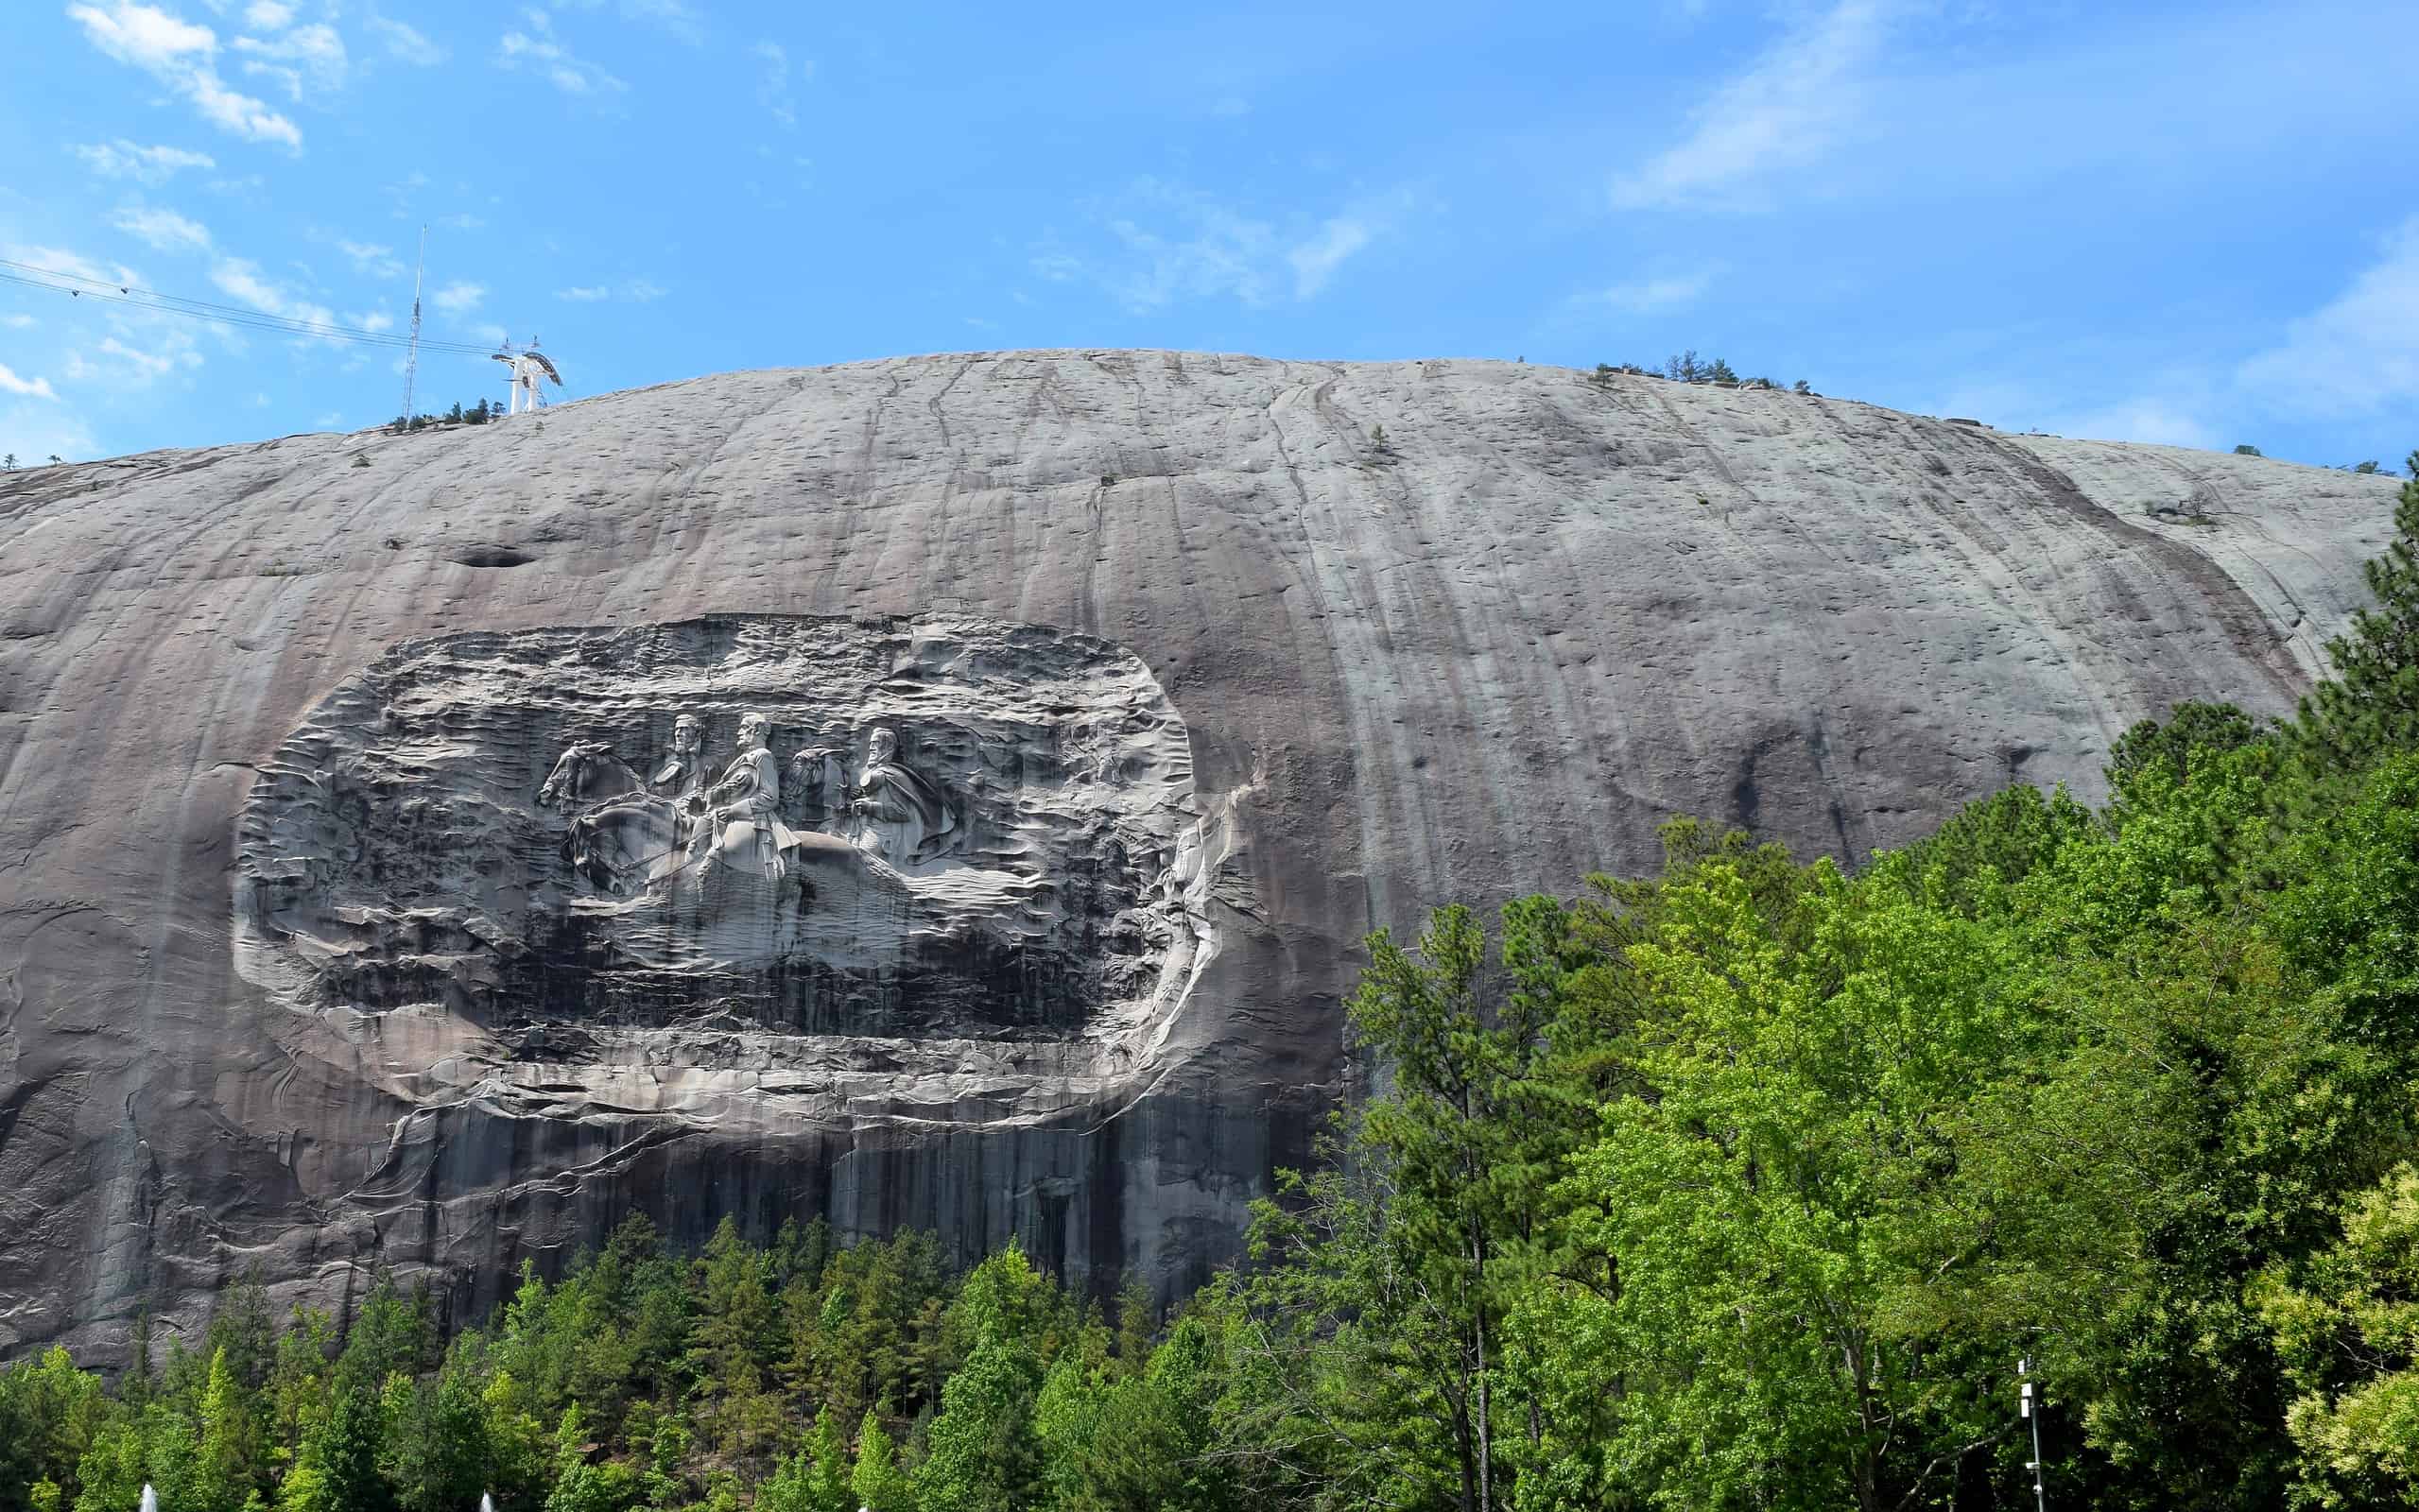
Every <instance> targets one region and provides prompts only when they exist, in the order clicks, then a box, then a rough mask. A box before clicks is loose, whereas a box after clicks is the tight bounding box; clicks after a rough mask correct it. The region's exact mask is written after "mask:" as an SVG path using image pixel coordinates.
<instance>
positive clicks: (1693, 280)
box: [1571, 268, 1714, 315]
mask: <svg viewBox="0 0 2419 1512" xmlns="http://www.w3.org/2000/svg"><path fill="white" fill-rule="evenodd" d="M1713 282H1714V274H1713V270H1712V269H1711V268H1700V269H1698V270H1697V271H1695V272H1693V273H1673V274H1667V275H1664V276H1661V277H1654V278H1643V279H1635V280H1632V281H1630V282H1627V283H1614V284H1610V285H1608V286H1606V287H1604V288H1600V289H1591V290H1589V291H1587V292H1586V293H1584V294H1581V295H1578V296H1575V297H1574V298H1573V299H1572V301H1571V303H1572V304H1573V305H1575V306H1577V307H1580V308H1582V309H1596V310H1611V311H1613V312H1615V313H1616V314H1619V315H1661V314H1663V313H1665V312H1666V311H1669V310H1679V309H1685V308H1686V307H1687V306H1688V305H1691V304H1694V303H1695V302H1697V300H1698V299H1699V297H1701V296H1702V294H1703V293H1704V292H1705V290H1706V289H1707V288H1708V287H1710V286H1711V285H1712V283H1713Z"/></svg>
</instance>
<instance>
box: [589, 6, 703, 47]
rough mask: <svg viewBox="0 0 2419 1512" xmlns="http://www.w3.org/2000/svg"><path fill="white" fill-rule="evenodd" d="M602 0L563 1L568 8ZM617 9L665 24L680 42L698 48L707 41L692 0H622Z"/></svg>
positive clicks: (626, 15) (627, 15)
mask: <svg viewBox="0 0 2419 1512" xmlns="http://www.w3.org/2000/svg"><path fill="white" fill-rule="evenodd" d="M601 3H602V0H562V6H563V7H564V8H566V9H577V10H595V9H597V8H598V7H599V5H600V4H601ZM614 9H618V10H619V11H620V12H621V14H622V19H623V20H625V21H647V22H652V23H654V24H655V25H656V26H662V27H663V28H664V29H665V31H668V32H670V33H671V34H672V35H673V36H675V37H678V38H679V39H681V41H683V42H684V43H688V44H689V45H690V46H692V47H696V46H699V45H700V44H702V43H704V41H705V26H704V23H703V20H702V18H701V17H700V16H699V14H698V12H697V8H696V7H695V6H693V5H691V4H689V0H621V3H620V4H619V5H618V6H616V7H615V8H614Z"/></svg>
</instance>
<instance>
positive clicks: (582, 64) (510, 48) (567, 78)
mask: <svg viewBox="0 0 2419 1512" xmlns="http://www.w3.org/2000/svg"><path fill="white" fill-rule="evenodd" d="M525 14H526V15H527V18H528V22H529V30H528V31H527V32H521V31H508V32H506V33H505V34H504V37H503V40H502V41H501V42H499V43H497V44H496V55H495V61H496V63H497V65H498V66H499V67H503V68H515V69H517V68H520V67H523V66H525V65H526V66H527V67H529V68H531V69H534V70H535V71H536V72H537V73H539V74H540V75H542V76H543V77H544V78H545V79H546V81H547V82H548V83H551V84H552V85H554V87H555V88H557V89H559V90H561V91H562V92H563V93H564V94H579V95H583V96H585V95H596V94H619V93H620V92H621V91H622V90H624V89H626V88H628V86H627V85H625V84H623V83H622V81H621V80H620V79H618V78H615V77H613V75H611V74H609V73H607V72H605V70H603V69H602V68H599V67H598V66H597V65H596V64H595V63H592V62H589V61H588V60H585V59H582V58H578V57H575V56H573V54H572V52H571V50H570V49H569V48H567V47H565V46H564V45H563V44H562V43H561V42H558V41H557V40H556V39H555V34H554V22H553V20H552V18H550V17H548V16H547V14H546V13H545V12H544V11H543V10H531V11H527V12H525ZM532 34H534V35H532Z"/></svg>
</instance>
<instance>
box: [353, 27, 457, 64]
mask: <svg viewBox="0 0 2419 1512" xmlns="http://www.w3.org/2000/svg"><path fill="white" fill-rule="evenodd" d="M366 19H367V21H368V23H369V26H370V29H371V31H372V32H374V33H376V34H377V38H378V40H379V42H381V43H384V44H385V45H386V49H387V56H388V57H389V58H391V59H393V60H396V61H397V62H400V63H409V64H411V65H412V66H413V67H415V68H433V67H435V66H436V65H437V64H439V63H441V62H443V61H444V60H445V49H444V48H442V47H441V46H439V45H438V44H437V43H433V42H431V41H429V40H428V37H427V34H426V33H424V32H423V31H421V30H420V28H418V27H417V26H411V25H410V24H408V23H406V22H401V21H396V20H393V19H391V18H390V17H387V16H381V15H376V14H372V15H371V16H369V17H367V18H366Z"/></svg>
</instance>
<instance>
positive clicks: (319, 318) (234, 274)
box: [210, 257, 336, 325]
mask: <svg viewBox="0 0 2419 1512" xmlns="http://www.w3.org/2000/svg"><path fill="white" fill-rule="evenodd" d="M210 282H211V283H216V284H217V285H218V287H219V289H220V290H221V291H222V292H224V293H226V294H228V295H229V296H231V297H233V299H234V300H235V301H237V302H239V303H242V304H247V305H250V306H251V308H253V309H255V310H259V311H261V312H262V313H264V314H267V315H277V316H283V317H285V318H287V319H289V320H306V321H309V322H310V323H312V324H314V325H334V324H336V316H335V314H334V312H332V311H330V310H329V309H328V307H327V306H326V305H323V304H314V303H312V302H311V301H308V300H304V299H300V298H297V297H295V296H294V295H291V294H288V293H286V292H285V290H284V289H282V288H280V287H279V286H278V285H276V284H275V283H270V282H269V281H268V280H267V279H265V278H263V277H262V276H261V271H260V268H259V267H258V266H255V265H253V264H251V263H249V262H246V261H245V260H244V259H242V258H237V257H231V258H227V259H225V260H223V261H221V262H220V263H219V264H218V265H217V266H215V267H213V268H212V269H211V270H210Z"/></svg>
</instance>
